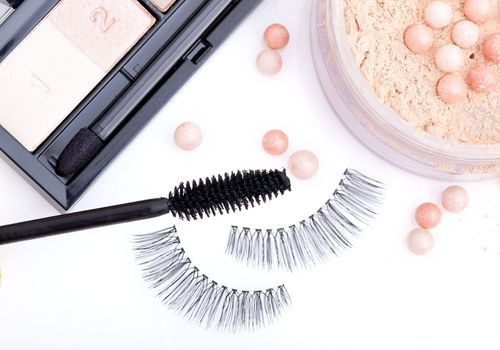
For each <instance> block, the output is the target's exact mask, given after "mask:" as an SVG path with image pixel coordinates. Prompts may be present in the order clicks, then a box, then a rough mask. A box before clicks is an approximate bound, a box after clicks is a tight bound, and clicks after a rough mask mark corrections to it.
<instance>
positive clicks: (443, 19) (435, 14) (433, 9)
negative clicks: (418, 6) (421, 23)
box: [424, 1, 453, 29]
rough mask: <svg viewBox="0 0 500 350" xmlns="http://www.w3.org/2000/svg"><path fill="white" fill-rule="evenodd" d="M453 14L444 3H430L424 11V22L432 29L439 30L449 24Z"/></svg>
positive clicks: (447, 4) (449, 6)
mask: <svg viewBox="0 0 500 350" xmlns="http://www.w3.org/2000/svg"><path fill="white" fill-rule="evenodd" d="M452 18H453V12H452V8H451V5H450V4H449V3H447V2H444V1H432V2H431V3H429V5H427V7H426V8H425V11H424V20H425V23H427V24H428V25H429V26H431V27H432V28H434V29H441V28H444V27H446V26H447V25H448V24H450V23H451V20H452Z"/></svg>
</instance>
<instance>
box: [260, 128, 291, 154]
mask: <svg viewBox="0 0 500 350" xmlns="http://www.w3.org/2000/svg"><path fill="white" fill-rule="evenodd" d="M262 147H264V150H265V151H266V152H267V153H269V154H270V155H272V156H280V155H282V154H283V153H285V152H286V150H287V149H288V136H286V134H285V133H284V132H283V131H281V130H271V131H268V132H266V133H265V135H264V137H263V138H262Z"/></svg>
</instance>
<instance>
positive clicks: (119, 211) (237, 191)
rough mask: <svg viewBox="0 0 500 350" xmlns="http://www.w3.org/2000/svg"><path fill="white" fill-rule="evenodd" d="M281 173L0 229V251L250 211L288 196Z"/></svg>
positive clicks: (235, 177) (186, 187)
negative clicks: (157, 220)
mask: <svg viewBox="0 0 500 350" xmlns="http://www.w3.org/2000/svg"><path fill="white" fill-rule="evenodd" d="M290 190H291V187H290V179H289V178H288V177H287V175H286V171H285V170H281V171H280V170H270V171H267V170H262V171H261V170H249V171H242V172H241V171H238V172H236V173H231V174H230V175H229V174H227V173H226V174H225V175H224V176H221V175H219V176H218V177H215V176H214V177H212V178H206V179H205V181H203V180H201V179H200V180H199V181H198V182H196V181H192V182H187V183H185V184H184V183H181V184H180V185H179V186H177V187H175V189H174V190H173V191H172V192H170V194H169V196H168V198H156V199H150V200H145V201H140V202H134V203H128V204H121V205H117V206H111V207H106V208H100V209H94V210H88V211H82V212H77V213H72V214H65V215H59V216H53V217H49V218H45V219H39V220H33V221H27V222H23V223H18V224H13V225H8V226H3V227H0V245H2V244H6V243H12V242H17V241H22V240H28V239H34V238H41V237H46V236H50V235H55V234H60V233H64V232H70V231H78V230H84V229H89V228H93V227H99V226H106V225H112V224H117V223H124V222H130V221H136V220H143V219H149V218H153V217H156V216H161V215H165V214H168V213H171V214H172V215H173V216H178V217H179V218H181V219H185V220H196V219H201V218H203V217H204V216H211V215H216V214H217V213H219V214H223V213H224V212H226V213H229V212H231V211H233V212H234V211H237V210H242V209H248V208H249V207H254V206H255V205H259V204H260V203H261V202H265V201H266V200H268V199H269V200H270V199H272V198H274V197H277V196H278V195H279V194H283V193H285V192H286V191H290Z"/></svg>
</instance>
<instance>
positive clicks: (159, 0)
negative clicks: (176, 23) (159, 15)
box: [151, 0, 177, 12]
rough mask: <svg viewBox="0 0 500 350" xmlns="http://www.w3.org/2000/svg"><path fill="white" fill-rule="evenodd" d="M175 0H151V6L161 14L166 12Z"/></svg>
mask: <svg viewBox="0 0 500 350" xmlns="http://www.w3.org/2000/svg"><path fill="white" fill-rule="evenodd" d="M176 1H177V0H151V2H152V3H153V5H155V6H156V8H157V9H159V10H160V11H162V12H166V11H167V10H168V9H169V8H170V7H171V6H172V5H173V4H174V3H175V2H176Z"/></svg>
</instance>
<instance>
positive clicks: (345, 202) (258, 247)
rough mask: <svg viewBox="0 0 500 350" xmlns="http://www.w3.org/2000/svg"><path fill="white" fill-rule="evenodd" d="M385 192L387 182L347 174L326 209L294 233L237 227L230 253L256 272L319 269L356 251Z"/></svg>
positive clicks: (231, 235)
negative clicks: (354, 247)
mask: <svg viewBox="0 0 500 350" xmlns="http://www.w3.org/2000/svg"><path fill="white" fill-rule="evenodd" d="M384 192H385V187H384V185H383V184H382V183H381V182H379V181H377V180H375V179H372V178H370V177H368V176H366V175H364V174H362V173H361V172H359V171H357V170H354V169H347V170H346V171H345V172H344V176H343V178H342V180H341V181H340V183H339V186H338V188H337V189H336V190H335V192H334V193H333V195H332V196H331V198H330V199H329V200H328V201H327V202H326V204H325V205H324V206H323V207H321V208H320V209H319V210H318V211H317V212H316V213H314V214H313V215H311V216H309V217H308V218H307V219H305V220H302V221H301V222H300V223H298V224H295V225H291V226H289V227H288V229H286V228H278V229H265V230H262V229H250V228H248V227H243V228H240V227H238V226H232V227H231V230H230V233H229V238H228V242H227V247H226V253H227V254H228V255H230V256H231V257H233V258H234V259H236V260H237V261H239V262H242V263H245V264H247V265H248V266H250V267H254V268H259V269H267V270H270V271H271V270H286V271H289V272H291V271H294V270H296V269H301V268H302V269H304V268H308V267H310V266H312V265H317V264H318V263H321V262H324V261H326V260H328V259H329V258H331V257H332V256H338V255H339V254H340V252H342V251H343V250H346V249H348V248H351V247H352V240H353V238H355V237H357V236H358V235H359V234H360V233H361V232H362V226H367V225H369V223H370V222H371V220H373V219H374V218H375V217H376V216H377V209H378V208H379V207H380V206H381V204H382V202H383V195H384Z"/></svg>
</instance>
